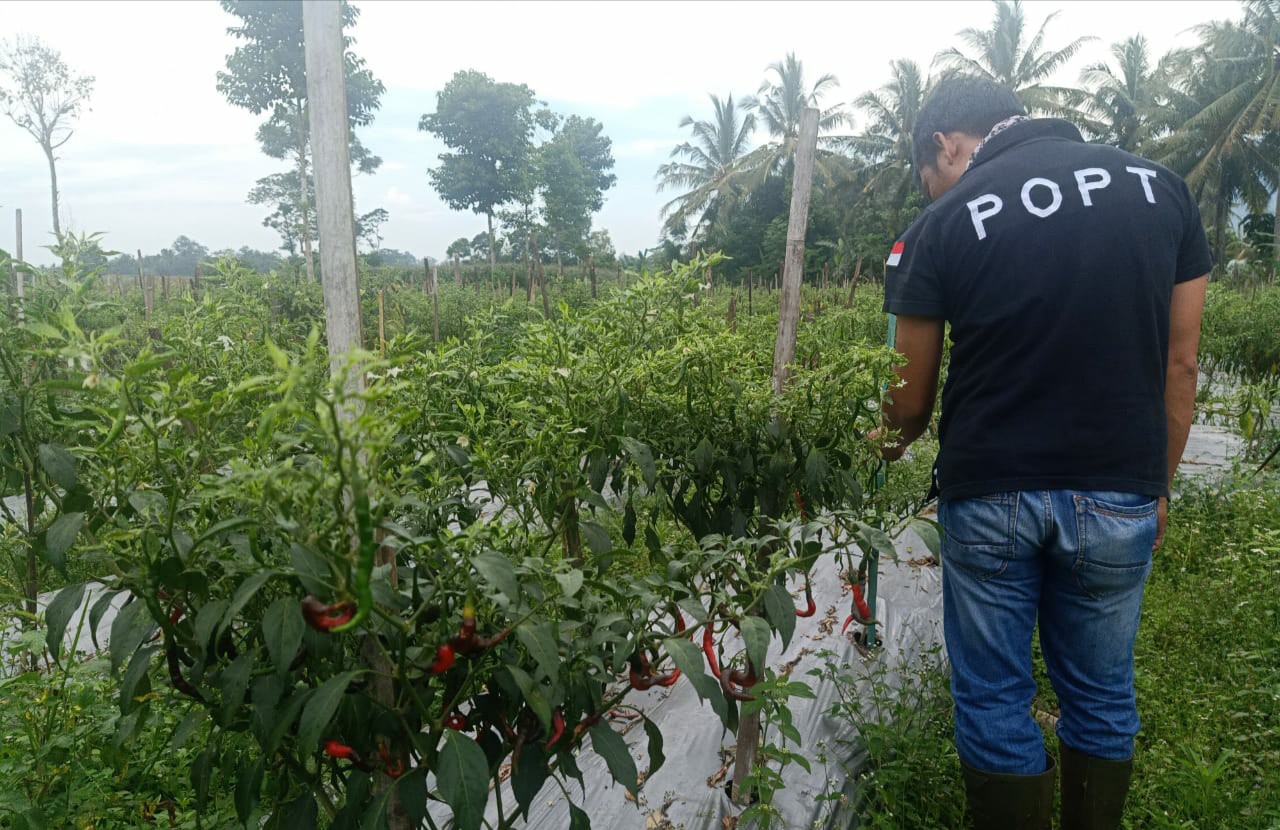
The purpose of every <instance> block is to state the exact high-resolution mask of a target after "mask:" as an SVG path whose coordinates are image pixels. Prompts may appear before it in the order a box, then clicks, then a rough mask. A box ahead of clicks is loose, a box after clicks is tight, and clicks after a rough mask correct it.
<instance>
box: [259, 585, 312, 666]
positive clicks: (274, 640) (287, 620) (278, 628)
mask: <svg viewBox="0 0 1280 830" xmlns="http://www.w3.org/2000/svg"><path fill="white" fill-rule="evenodd" d="M304 625H305V624H304V623H303V621H302V609H301V606H300V605H299V604H298V601H297V600H296V599H294V598H293V597H280V598H279V599H277V600H276V601H275V602H273V603H271V605H270V606H269V607H268V608H267V612H266V613H265V614H263V615H262V638H263V640H265V641H266V643H267V653H268V654H269V655H271V662H272V663H273V664H274V665H275V667H276V674H279V675H283V674H285V673H286V672H287V671H289V666H290V664H292V663H293V658H294V657H296V656H297V654H298V647H299V646H300V645H302V629H303V626H304Z"/></svg>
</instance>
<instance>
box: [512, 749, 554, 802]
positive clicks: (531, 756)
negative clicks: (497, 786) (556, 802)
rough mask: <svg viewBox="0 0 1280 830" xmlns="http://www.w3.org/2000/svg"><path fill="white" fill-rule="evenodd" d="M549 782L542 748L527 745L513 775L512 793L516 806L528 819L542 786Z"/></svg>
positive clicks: (545, 757) (521, 752) (522, 750)
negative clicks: (530, 808)
mask: <svg viewBox="0 0 1280 830" xmlns="http://www.w3.org/2000/svg"><path fill="white" fill-rule="evenodd" d="M546 781H547V756H546V755H545V754H544V752H543V749H542V746H541V745H539V744H537V743H527V744H525V745H524V748H523V749H521V751H520V760H519V762H518V763H517V764H516V767H515V770H513V771H512V773H511V791H512V792H513V793H514V794H515V797H516V804H517V805H518V806H519V807H520V812H521V813H523V814H524V815H525V817H526V818H527V817H528V815H529V806H530V805H531V804H533V800H534V799H535V798H537V796H538V792H539V791H540V790H541V789H542V785H543V784H544V783H546Z"/></svg>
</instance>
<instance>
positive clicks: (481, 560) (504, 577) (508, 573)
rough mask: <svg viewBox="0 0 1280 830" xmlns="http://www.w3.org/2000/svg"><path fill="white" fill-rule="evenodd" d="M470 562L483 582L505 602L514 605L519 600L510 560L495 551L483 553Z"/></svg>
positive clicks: (514, 572)
mask: <svg viewBox="0 0 1280 830" xmlns="http://www.w3.org/2000/svg"><path fill="white" fill-rule="evenodd" d="M471 561H472V564H474V565H475V566H476V570H477V571H479V572H480V576H482V577H483V578H484V581H485V582H488V583H489V584H490V585H492V586H493V588H494V589H495V590H497V592H498V593H500V594H502V596H503V597H505V598H506V600H507V602H509V603H515V602H516V601H517V600H518V599H520V582H519V580H518V579H516V569H515V567H514V566H513V565H512V564H511V560H510V559H507V557H505V556H503V555H502V554H500V553H498V552H497V551H485V552H484V553H481V554H478V555H477V556H476V557H475V558H474V559H472V560H471Z"/></svg>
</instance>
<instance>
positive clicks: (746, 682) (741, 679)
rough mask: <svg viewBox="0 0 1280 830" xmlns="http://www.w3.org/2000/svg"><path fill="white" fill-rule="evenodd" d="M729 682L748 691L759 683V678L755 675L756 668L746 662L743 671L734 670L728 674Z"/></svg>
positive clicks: (749, 662)
mask: <svg viewBox="0 0 1280 830" xmlns="http://www.w3.org/2000/svg"><path fill="white" fill-rule="evenodd" d="M729 681H730V682H731V683H736V684H737V685H739V686H741V687H743V688H744V689H750V688H751V687H752V686H754V685H756V684H757V683H759V682H760V678H759V676H758V675H756V667H755V666H753V665H751V661H750V660H748V661H747V668H746V670H745V671H743V670H742V669H734V670H733V671H731V672H729Z"/></svg>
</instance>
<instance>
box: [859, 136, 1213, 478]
mask: <svg viewBox="0 0 1280 830" xmlns="http://www.w3.org/2000/svg"><path fill="white" fill-rule="evenodd" d="M1210 265H1211V258H1210V253H1209V246H1208V241H1207V240H1206V238H1205V233H1204V228H1203V227H1202V226H1201V223H1200V212H1199V209H1198V208H1197V207H1196V202H1195V200H1194V199H1193V198H1192V197H1191V194H1190V192H1189V191H1188V189H1187V186H1186V183H1184V182H1183V181H1182V179H1181V178H1179V177H1178V176H1177V175H1175V174H1174V173H1172V172H1170V171H1169V170H1167V169H1165V168H1164V167H1161V166H1160V165H1158V164H1154V163H1152V162H1150V161H1147V160H1146V159H1143V158H1140V157H1138V156H1135V155H1133V154H1131V153H1126V152H1124V151H1122V150H1118V149H1116V148H1114V147H1110V146H1105V145H1097V144H1086V143H1084V141H1083V140H1082V139H1081V137H1080V133H1079V132H1078V131H1077V130H1076V128H1075V127H1073V126H1072V125H1071V124H1069V123H1067V122H1066V121H1059V120H1057V119H1036V120H1031V121H1025V122H1021V123H1018V124H1015V125H1014V126H1012V127H1009V128H1008V129H1006V130H1005V131H1003V132H1001V133H999V134H997V135H996V136H995V137H994V138H992V139H991V140H990V141H988V142H987V144H986V145H985V146H984V147H983V148H982V150H981V152H980V153H979V154H978V156H977V158H976V159H975V162H974V165H973V167H971V168H970V169H969V171H968V172H966V173H965V174H964V176H962V177H961V179H960V181H959V182H958V183H957V184H956V186H955V187H954V188H952V190H950V191H949V192H948V193H947V194H946V195H944V196H943V197H942V198H941V199H938V200H937V201H936V202H934V203H933V204H932V205H930V206H929V207H928V208H927V209H926V210H925V211H924V213H922V214H921V215H920V218H919V219H917V220H916V222H915V223H914V224H913V225H912V226H911V227H910V228H909V229H908V230H907V232H906V234H905V235H904V236H903V237H902V239H901V240H900V241H899V242H898V243H897V244H896V245H895V246H894V251H893V254H892V255H891V256H890V258H889V262H888V267H887V272H886V279H885V303H884V308H885V310H886V311H889V312H893V313H896V314H905V315H917V316H925V317H941V318H945V319H946V320H947V321H948V322H949V323H950V324H951V340H952V343H953V345H952V348H951V363H950V368H949V370H948V375H947V382H946V385H945V387H944V388H943V392H942V422H941V430H940V436H941V444H942V446H941V451H940V452H939V456H938V465H937V469H936V474H937V478H938V484H939V486H940V487H941V492H942V497H943V498H946V499H955V498H966V497H971V496H978V495H984V494H989V493H997V492H1004V491H1008V490H1042V489H1044V490H1049V489H1087V490H1119V491H1124V492H1131V493H1143V494H1147V495H1152V496H1157V495H1166V494H1167V492H1168V489H1167V482H1166V476H1167V465H1166V454H1167V426H1166V421H1165V406H1164V390H1165V368H1166V365H1167V362H1168V354H1169V304H1170V300H1171V297H1172V294H1173V286H1174V284H1175V283H1178V282H1183V281H1185V280H1190V279H1194V278H1196V277H1199V276H1201V275H1203V274H1205V273H1207V272H1208V271H1209V268H1210Z"/></svg>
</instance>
